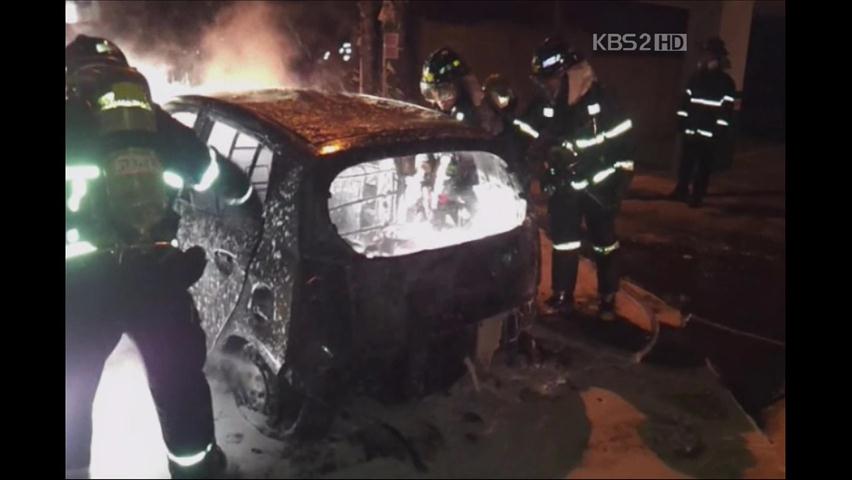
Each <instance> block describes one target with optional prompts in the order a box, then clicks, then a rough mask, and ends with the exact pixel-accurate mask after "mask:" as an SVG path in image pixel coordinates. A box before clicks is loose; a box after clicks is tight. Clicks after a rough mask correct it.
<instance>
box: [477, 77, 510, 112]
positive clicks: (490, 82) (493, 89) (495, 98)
mask: <svg viewBox="0 0 852 480" xmlns="http://www.w3.org/2000/svg"><path fill="white" fill-rule="evenodd" d="M482 91H483V92H485V98H487V99H488V101H489V102H490V103H491V106H492V107H494V108H495V109H497V110H498V111H504V110H509V111H512V110H514V108H515V103H516V101H517V97H516V96H515V92H514V90H512V86H511V85H509V81H508V80H506V78H505V77H503V76H502V75H500V74H499V73H495V74H493V75H491V76H489V77H488V78H486V79H485V84H484V85H483V86H482Z"/></svg>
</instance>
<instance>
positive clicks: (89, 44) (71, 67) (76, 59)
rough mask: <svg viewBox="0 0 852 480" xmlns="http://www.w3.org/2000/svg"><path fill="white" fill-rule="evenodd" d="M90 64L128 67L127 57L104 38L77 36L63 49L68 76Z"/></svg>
mask: <svg viewBox="0 0 852 480" xmlns="http://www.w3.org/2000/svg"><path fill="white" fill-rule="evenodd" d="M92 64H107V65H118V66H123V67H126V66H128V64H127V57H125V56H124V53H123V52H122V51H121V49H120V48H118V46H117V45H116V44H115V43H113V42H111V41H110V40H107V39H105V38H100V37H90V36H88V35H77V37H76V38H75V39H74V40H73V41H72V42H71V43H69V44H68V45H67V46H66V47H65V68H66V72H67V73H69V74H70V73H73V72H74V71H76V70H77V69H78V68H80V67H83V66H86V65H92Z"/></svg>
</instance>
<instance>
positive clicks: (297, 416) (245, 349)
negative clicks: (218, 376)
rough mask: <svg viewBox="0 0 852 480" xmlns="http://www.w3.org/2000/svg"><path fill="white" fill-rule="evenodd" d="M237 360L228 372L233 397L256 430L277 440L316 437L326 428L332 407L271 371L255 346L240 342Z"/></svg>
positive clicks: (330, 420)
mask: <svg viewBox="0 0 852 480" xmlns="http://www.w3.org/2000/svg"><path fill="white" fill-rule="evenodd" d="M237 361H238V363H239V366H237V367H236V368H233V369H232V372H231V374H230V375H229V383H230V384H231V388H232V390H233V393H234V400H235V402H236V404H237V408H238V410H239V412H240V414H241V415H242V416H243V418H245V419H246V421H248V422H249V423H250V424H252V425H253V426H254V427H255V428H256V429H257V430H258V431H260V432H261V433H262V434H264V435H266V436H268V437H271V438H276V439H279V440H281V439H285V438H299V439H317V438H321V437H323V436H324V435H325V434H326V433H327V432H328V429H329V427H330V426H331V423H332V421H333V420H334V409H332V408H330V407H329V406H328V405H327V404H325V402H320V401H317V400H316V399H314V398H312V397H311V396H310V395H305V394H304V393H303V392H302V391H301V390H300V389H299V388H298V385H297V386H294V385H292V384H291V383H290V381H288V380H287V379H285V378H284V375H281V374H280V372H274V371H273V369H272V367H270V366H269V364H268V363H267V362H266V360H265V359H264V358H263V356H262V355H261V354H260V352H259V351H258V350H257V347H255V346H254V345H252V344H251V343H246V344H245V345H243V346H242V347H241V348H240V350H239V352H238V354H237Z"/></svg>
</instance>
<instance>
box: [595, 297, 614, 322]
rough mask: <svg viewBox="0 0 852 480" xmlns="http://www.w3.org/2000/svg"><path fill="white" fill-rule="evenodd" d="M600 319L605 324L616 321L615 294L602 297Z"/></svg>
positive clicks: (599, 310) (599, 311)
mask: <svg viewBox="0 0 852 480" xmlns="http://www.w3.org/2000/svg"><path fill="white" fill-rule="evenodd" d="M598 317H599V318H600V319H601V320H603V321H605V322H612V321H613V320H615V294H614V293H609V294H607V295H602V296H601V303H600V307H599V309H598Z"/></svg>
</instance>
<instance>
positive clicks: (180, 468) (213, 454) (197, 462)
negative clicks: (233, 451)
mask: <svg viewBox="0 0 852 480" xmlns="http://www.w3.org/2000/svg"><path fill="white" fill-rule="evenodd" d="M227 463H228V462H227V459H226V458H225V453H224V452H222V449H221V448H219V446H218V445H213V446H212V447H211V449H210V450H209V451H207V452H205V453H204V454H203V455H201V458H200V459H196V458H193V457H183V458H177V457H170V458H169V473H171V475H172V478H221V476H222V475H223V474H224V473H225V467H226V466H227Z"/></svg>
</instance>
